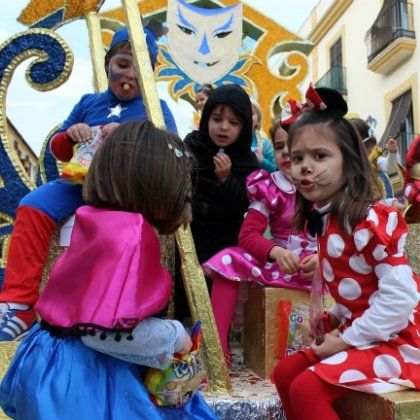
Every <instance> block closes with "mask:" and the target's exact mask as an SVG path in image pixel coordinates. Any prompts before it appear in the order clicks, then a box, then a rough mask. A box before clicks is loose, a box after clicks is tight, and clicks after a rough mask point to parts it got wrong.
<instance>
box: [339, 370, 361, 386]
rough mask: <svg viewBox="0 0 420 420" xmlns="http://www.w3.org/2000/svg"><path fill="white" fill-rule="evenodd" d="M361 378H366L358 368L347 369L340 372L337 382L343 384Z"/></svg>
mask: <svg viewBox="0 0 420 420" xmlns="http://www.w3.org/2000/svg"><path fill="white" fill-rule="evenodd" d="M362 379H367V378H366V375H364V374H363V373H362V372H360V371H359V370H356V369H349V370H346V371H345V372H343V373H342V374H341V376H340V379H339V380H338V382H339V383H340V384H345V383H347V382H354V381H361V380H362Z"/></svg>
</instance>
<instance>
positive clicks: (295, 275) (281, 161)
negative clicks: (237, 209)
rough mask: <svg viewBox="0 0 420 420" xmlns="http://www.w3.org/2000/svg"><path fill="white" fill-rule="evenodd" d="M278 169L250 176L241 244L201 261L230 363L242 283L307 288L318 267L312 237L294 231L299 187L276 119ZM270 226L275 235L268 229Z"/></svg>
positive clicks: (275, 140) (274, 137)
mask: <svg viewBox="0 0 420 420" xmlns="http://www.w3.org/2000/svg"><path fill="white" fill-rule="evenodd" d="M271 136H272V140H273V145H274V150H275V159H276V165H277V167H278V169H279V170H278V171H277V172H274V173H272V174H269V173H268V172H266V171H265V170H264V169H260V170H258V171H255V172H253V173H252V174H251V175H249V176H248V179H247V191H248V197H249V199H250V201H251V204H250V206H249V208H248V213H247V216H246V218H245V220H244V222H243V225H242V227H241V230H240V233H239V246H238V247H230V248H225V249H223V250H222V251H220V252H218V253H217V254H216V255H214V256H213V257H212V258H210V259H209V260H208V261H206V262H205V263H204V264H203V267H204V270H205V272H206V275H207V276H209V277H211V278H212V279H213V289H212V295H211V302H212V306H213V311H214V316H215V320H216V324H217V328H218V331H219V336H220V340H221V342H222V347H223V350H224V352H225V355H226V359H227V362H228V364H229V362H230V352H229V345H228V333H229V326H230V323H231V321H232V317H233V313H234V310H235V305H236V301H237V297H238V292H239V286H240V282H241V281H247V282H255V283H259V284H262V285H267V286H274V287H287V288H294V289H301V290H309V289H310V287H311V279H312V274H313V271H314V269H315V266H316V257H314V252H315V251H316V244H315V242H314V240H313V238H312V237H310V236H309V235H303V234H301V233H297V232H295V231H294V229H293V215H294V205H295V195H296V190H295V187H294V185H293V183H292V179H291V177H290V158H289V154H288V152H287V132H286V131H284V130H283V129H282V127H281V125H280V123H277V124H276V125H275V126H274V127H273V128H272V130H271ZM267 226H269V227H270V230H271V235H272V239H266V238H265V237H264V232H265V231H266V229H267Z"/></svg>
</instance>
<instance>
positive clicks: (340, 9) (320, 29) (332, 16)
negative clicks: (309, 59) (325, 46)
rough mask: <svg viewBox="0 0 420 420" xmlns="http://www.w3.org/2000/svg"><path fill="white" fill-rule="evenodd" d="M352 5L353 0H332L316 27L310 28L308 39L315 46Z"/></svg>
mask: <svg viewBox="0 0 420 420" xmlns="http://www.w3.org/2000/svg"><path fill="white" fill-rule="evenodd" d="M352 3H353V0H333V2H332V4H331V6H330V7H329V8H328V9H327V10H326V12H325V13H324V14H323V15H322V16H321V18H320V19H319V20H318V23H317V24H316V26H315V27H314V28H312V30H311V32H310V33H309V36H308V38H309V39H310V40H311V41H312V42H313V43H314V44H317V43H318V42H319V41H320V40H321V39H322V38H324V36H325V35H326V34H327V33H328V31H329V30H330V29H331V28H332V27H333V25H334V24H335V23H336V22H337V21H338V19H340V17H341V16H342V15H343V13H344V12H345V11H346V10H347V9H348V7H349V6H350V5H351V4H352Z"/></svg>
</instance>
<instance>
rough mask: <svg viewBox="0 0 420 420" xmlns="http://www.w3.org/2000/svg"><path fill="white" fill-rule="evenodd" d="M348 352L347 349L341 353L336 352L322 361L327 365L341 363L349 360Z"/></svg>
mask: <svg viewBox="0 0 420 420" xmlns="http://www.w3.org/2000/svg"><path fill="white" fill-rule="evenodd" d="M347 357H348V354H347V352H346V351H340V353H337V354H334V356H331V357H328V358H327V359H324V360H323V361H322V363H325V364H326V365H340V364H341V363H343V362H345V361H346V360H347Z"/></svg>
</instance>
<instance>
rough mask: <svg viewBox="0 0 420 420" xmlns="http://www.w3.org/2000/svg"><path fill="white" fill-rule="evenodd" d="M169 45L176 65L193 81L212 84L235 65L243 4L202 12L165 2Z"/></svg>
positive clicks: (175, 0) (180, 1)
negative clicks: (166, 5)
mask: <svg viewBox="0 0 420 420" xmlns="http://www.w3.org/2000/svg"><path fill="white" fill-rule="evenodd" d="M167 25H168V29H169V32H168V46H169V51H170V53H171V56H172V58H173V59H174V61H175V63H176V64H177V65H178V66H179V67H180V68H181V69H182V70H183V71H184V72H185V73H186V74H187V75H188V76H189V77H190V78H191V79H192V80H194V81H195V82H197V83H200V84H203V83H211V82H214V81H215V80H217V79H219V78H221V77H222V76H224V75H225V74H226V73H227V72H228V71H229V70H230V69H231V68H232V67H233V65H234V64H235V63H236V62H237V60H238V57H239V53H240V48H241V41H242V4H241V3H239V4H237V5H235V6H230V7H225V8H218V9H203V8H201V7H196V6H193V5H191V4H188V3H186V2H185V1H184V0H168V8H167Z"/></svg>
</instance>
